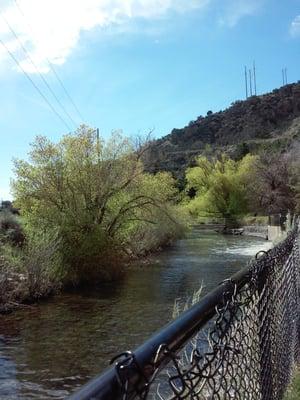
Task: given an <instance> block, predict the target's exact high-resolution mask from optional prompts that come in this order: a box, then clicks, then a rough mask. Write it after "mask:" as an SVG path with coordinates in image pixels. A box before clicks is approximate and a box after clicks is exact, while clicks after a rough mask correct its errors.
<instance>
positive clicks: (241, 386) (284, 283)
mask: <svg viewBox="0 0 300 400" xmlns="http://www.w3.org/2000/svg"><path fill="white" fill-rule="evenodd" d="M299 267H300V254H299V241H298V236H297V233H296V231H294V232H293V233H292V234H290V236H289V237H288V238H287V239H286V240H285V241H284V242H283V243H281V244H279V245H278V246H276V247H275V248H274V249H272V250H270V251H269V252H267V253H265V254H262V255H261V257H259V258H258V259H256V260H255V261H253V262H252V263H251V264H250V266H249V271H250V274H249V281H248V282H247V283H246V284H245V285H244V286H243V287H241V288H240V289H238V288H237V285H236V284H234V283H232V285H231V290H229V291H227V292H225V293H224V296H223V299H222V301H221V302H220V304H219V305H218V306H217V308H216V316H215V317H214V318H213V320H212V321H211V322H210V323H209V324H208V326H206V327H204V328H203V329H202V331H201V332H199V333H197V335H196V336H195V337H194V338H193V339H192V340H191V341H190V342H189V343H188V344H187V345H186V346H185V348H184V349H183V351H181V353H180V354H179V355H175V354H174V355H171V359H172V361H171V364H172V365H171V366H170V365H168V367H167V369H166V370H165V371H162V372H161V373H160V374H159V375H157V377H156V382H157V383H156V385H155V386H154V387H153V388H152V389H151V391H150V393H149V395H150V396H149V398H150V397H151V398H152V399H164V400H165V399H220V400H223V399H249V400H250V399H251V400H252V399H255V400H256V399H261V400H267V399H268V400H271V399H272V400H281V399H282V398H283V396H284V393H285V390H286V387H287V385H288V383H289V381H290V378H291V375H292V372H293V369H294V366H295V364H296V363H297V362H298V361H299V340H300V280H299ZM166 355H167V349H166Z"/></svg>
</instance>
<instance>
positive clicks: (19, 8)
mask: <svg viewBox="0 0 300 400" xmlns="http://www.w3.org/2000/svg"><path fill="white" fill-rule="evenodd" d="M14 3H15V5H16V7H17V8H18V10H19V12H20V14H22V16H23V18H24V19H25V20H26V24H27V26H28V28H29V30H30V32H31V35H32V38H33V37H34V35H33V29H32V27H31V25H30V24H29V23H28V21H27V17H26V15H25V13H24V11H23V10H22V8H21V7H20V5H19V3H18V1H17V0H14ZM45 59H46V61H47V63H48V65H49V68H50V69H51V71H52V72H53V74H54V75H55V77H56V79H57V81H58V82H59V84H60V86H61V87H62V89H63V91H64V93H65V95H66V96H67V97H68V99H69V100H70V102H71V103H72V105H73V107H74V109H75V111H76V113H77V114H78V116H79V118H80V120H81V122H83V121H84V118H83V116H82V114H81V112H80V110H79V108H78V107H77V105H76V103H75V101H74V100H73V99H72V97H71V95H70V93H69V92H68V90H67V88H66V87H65V85H64V84H63V82H62V80H61V79H60V77H59V75H58V73H57V71H56V69H55V68H54V66H53V65H52V63H51V62H50V60H49V59H48V57H45Z"/></svg>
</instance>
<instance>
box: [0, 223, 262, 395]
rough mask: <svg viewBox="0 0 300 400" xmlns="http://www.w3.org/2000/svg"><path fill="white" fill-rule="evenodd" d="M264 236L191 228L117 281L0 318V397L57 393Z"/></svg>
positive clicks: (157, 323)
mask: <svg viewBox="0 0 300 400" xmlns="http://www.w3.org/2000/svg"><path fill="white" fill-rule="evenodd" d="M267 246H268V243H267V242H264V241H262V240H260V239H257V238H249V237H248V238H245V237H233V236H221V235H217V234H215V233H212V232H211V233H208V232H203V231H197V230H194V231H193V232H191V233H190V235H189V236H188V237H187V238H186V239H184V240H181V241H179V242H178V243H177V244H176V245H175V246H173V247H172V248H170V249H169V250H168V251H166V252H164V253H163V254H160V255H158V256H156V257H153V259H152V263H151V265H150V266H146V267H137V268H134V269H133V270H131V271H130V272H129V273H128V274H127V276H126V277H125V279H124V280H123V281H122V282H118V283H117V284H116V283H115V284H106V285H102V286H100V287H99V288H97V289H94V290H92V291H88V290H87V291H85V292H82V293H73V294H64V295H61V296H58V297H56V298H54V299H51V300H49V301H47V302H45V303H43V304H40V305H37V306H34V307H32V308H30V309H26V310H20V311H18V312H16V313H14V314H12V315H9V316H5V317H0V318H1V324H0V335H1V336H0V398H8V399H11V400H14V399H28V400H29V399H50V398H53V399H61V398H64V397H65V396H66V395H67V394H68V393H70V392H71V391H73V390H74V389H75V388H76V387H78V386H80V385H81V384H82V383H84V382H85V381H86V380H88V379H89V378H90V377H92V376H93V375H95V374H97V373H99V371H101V370H102V369H103V368H105V367H106V366H107V365H108V361H109V360H110V358H111V357H112V356H113V355H115V354H116V353H118V352H119V351H122V350H126V349H130V348H134V347H135V346H137V345H138V344H140V343H141V342H142V341H143V340H145V339H146V338H147V337H148V336H149V335H150V334H151V333H153V332H154V331H155V330H157V329H159V328H160V327H161V326H162V325H163V324H165V323H166V322H168V321H169V320H170V318H171V315H172V309H173V304H174V300H175V299H176V298H178V297H186V296H189V295H191V294H192V293H193V291H195V290H197V289H198V288H199V286H200V285H201V283H202V282H203V284H204V291H203V293H206V292H207V291H209V290H211V289H212V288H213V287H215V286H216V285H217V284H218V283H219V282H220V281H222V280H223V279H225V278H227V277H228V276H230V275H231V274H233V273H234V272H236V271H237V270H238V269H239V268H241V267H242V266H243V265H244V264H245V263H246V262H247V261H248V260H249V258H250V256H253V255H254V254H255V253H256V252H257V251H259V250H261V249H266V248H267Z"/></svg>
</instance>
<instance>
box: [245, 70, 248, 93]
mask: <svg viewBox="0 0 300 400" xmlns="http://www.w3.org/2000/svg"><path fill="white" fill-rule="evenodd" d="M245 89H246V100H247V99H248V76H247V67H246V65H245Z"/></svg>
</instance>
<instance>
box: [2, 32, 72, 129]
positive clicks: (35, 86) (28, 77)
mask: <svg viewBox="0 0 300 400" xmlns="http://www.w3.org/2000/svg"><path fill="white" fill-rule="evenodd" d="M0 43H1V44H2V46H3V47H4V48H5V50H6V51H7V52H8V54H9V55H10V57H11V58H12V59H13V60H14V62H15V63H16V64H17V65H18V67H19V68H20V69H21V71H22V72H23V74H24V75H25V76H26V78H27V79H28V80H29V81H30V82H31V84H32V85H33V86H34V88H35V89H36V90H37V91H38V93H39V94H40V96H41V97H42V98H43V99H44V101H45V102H46V103H47V105H48V107H50V109H51V110H52V111H53V113H54V114H55V115H56V116H57V117H58V118H59V119H60V120H61V122H62V123H63V124H64V126H65V127H66V128H67V129H68V131H71V130H72V129H71V128H70V127H69V125H68V124H67V123H66V121H65V120H64V119H63V118H62V116H61V115H60V114H59V113H58V112H57V111H56V110H55V108H54V107H53V106H52V104H51V103H50V102H49V101H48V99H47V97H46V96H45V95H44V93H43V92H42V91H41V90H40V88H39V87H38V86H37V85H36V84H35V82H34V81H33V80H32V79H31V77H30V75H29V74H28V73H27V72H26V71H25V69H24V68H23V67H22V65H21V64H20V63H19V61H18V60H17V59H16V57H15V56H14V55H13V53H12V52H11V51H10V50H9V48H8V47H7V46H6V44H5V43H4V42H3V40H2V39H1V38H0Z"/></svg>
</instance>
